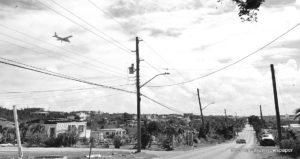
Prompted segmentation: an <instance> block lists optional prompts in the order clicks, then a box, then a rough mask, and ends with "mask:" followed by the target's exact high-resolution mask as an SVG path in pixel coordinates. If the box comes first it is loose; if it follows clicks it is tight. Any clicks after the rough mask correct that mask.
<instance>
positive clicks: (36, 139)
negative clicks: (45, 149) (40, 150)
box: [27, 134, 43, 146]
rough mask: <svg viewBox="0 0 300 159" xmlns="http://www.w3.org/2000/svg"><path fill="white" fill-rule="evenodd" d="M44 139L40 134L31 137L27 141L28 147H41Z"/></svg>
mask: <svg viewBox="0 0 300 159" xmlns="http://www.w3.org/2000/svg"><path fill="white" fill-rule="evenodd" d="M42 140H43V137H42V136H41V135H39V134H34V135H31V136H30V137H29V138H28V139H27V143H28V146H39V145H40V144H41V143H42V142H43V141H42Z"/></svg>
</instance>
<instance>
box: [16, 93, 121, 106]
mask: <svg viewBox="0 0 300 159" xmlns="http://www.w3.org/2000/svg"><path fill="white" fill-rule="evenodd" d="M119 94H120V93H117V94H109V95H103V96H96V97H97V98H95V97H85V98H84V99H90V98H95V99H96V100H97V99H98V97H111V96H116V95H119ZM84 99H72V100H63V101H59V102H60V103H67V102H75V101H81V100H84ZM19 105H50V104H49V103H41V102H35V103H23V102H22V103H20V104H19ZM51 105H53V104H51Z"/></svg>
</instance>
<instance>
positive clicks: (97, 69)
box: [0, 33, 125, 78]
mask: <svg viewBox="0 0 300 159" xmlns="http://www.w3.org/2000/svg"><path fill="white" fill-rule="evenodd" d="M0 35H3V36H6V37H9V38H11V39H14V40H17V41H20V42H23V43H25V44H29V45H31V46H35V47H38V48H41V49H43V50H46V51H49V52H54V51H52V50H49V49H47V48H44V47H41V46H38V45H36V44H32V43H30V42H26V41H24V40H21V39H18V38H15V37H12V36H10V35H7V34H3V33H0ZM1 41H3V42H6V43H9V44H11V45H15V46H18V47H21V48H24V49H27V50H32V51H33V52H35V53H38V54H45V55H47V56H48V57H56V56H55V55H53V54H48V53H45V52H39V51H36V50H33V49H31V48H26V47H24V46H21V45H17V44H15V43H11V42H8V41H4V40H1ZM63 56H65V57H69V56H66V55H63ZM59 60H62V61H65V62H67V61H66V60H65V59H59ZM73 60H74V59H73ZM68 61H69V60H68ZM69 63H72V64H74V65H77V63H74V62H72V61H69ZM85 66H86V67H89V68H90V69H93V70H95V71H98V72H101V73H103V70H99V68H98V66H96V65H94V64H91V63H90V65H85ZM92 66H93V67H92ZM86 67H83V68H85V69H87V68H86ZM106 72H107V73H112V72H113V73H115V74H120V73H118V72H114V71H106ZM115 76H119V75H115ZM119 77H122V76H119ZM122 78H125V77H122Z"/></svg>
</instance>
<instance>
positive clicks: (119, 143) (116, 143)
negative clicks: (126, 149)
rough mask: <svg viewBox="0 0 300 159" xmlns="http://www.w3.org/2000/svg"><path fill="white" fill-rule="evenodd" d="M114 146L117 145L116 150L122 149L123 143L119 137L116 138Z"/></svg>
mask: <svg viewBox="0 0 300 159" xmlns="http://www.w3.org/2000/svg"><path fill="white" fill-rule="evenodd" d="M114 145H115V148H117V149H118V148H120V146H121V145H122V142H121V137H119V136H115V137H114Z"/></svg>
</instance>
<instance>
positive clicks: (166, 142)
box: [162, 138, 174, 151]
mask: <svg viewBox="0 0 300 159" xmlns="http://www.w3.org/2000/svg"><path fill="white" fill-rule="evenodd" d="M162 147H163V149H165V150H166V151H171V150H174V148H173V145H172V139H171V138H167V139H165V140H164V141H163V143H162Z"/></svg>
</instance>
